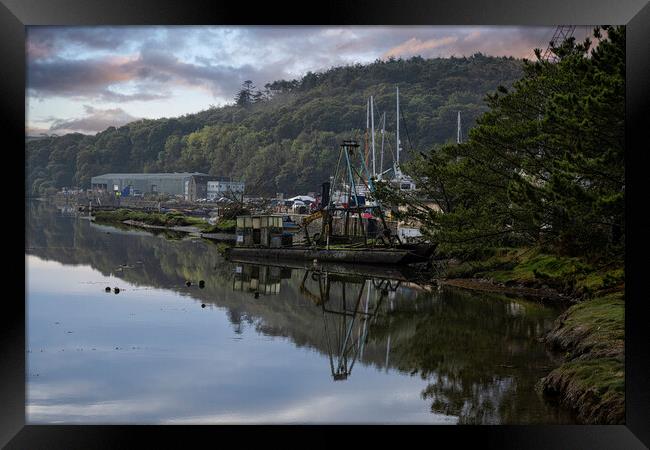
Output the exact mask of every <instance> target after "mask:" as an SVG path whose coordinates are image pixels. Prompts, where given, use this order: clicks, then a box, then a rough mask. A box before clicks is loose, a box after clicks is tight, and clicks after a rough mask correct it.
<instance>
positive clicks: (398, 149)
mask: <svg viewBox="0 0 650 450" xmlns="http://www.w3.org/2000/svg"><path fill="white" fill-rule="evenodd" d="M399 151H400V148H399V86H397V168H398V169H399ZM396 172H397V171H396Z"/></svg>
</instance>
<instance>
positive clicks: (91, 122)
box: [50, 105, 140, 133]
mask: <svg viewBox="0 0 650 450" xmlns="http://www.w3.org/2000/svg"><path fill="white" fill-rule="evenodd" d="M84 113H85V115H84V116H83V117H80V118H73V119H56V118H52V119H53V121H52V125H51V126H50V131H54V132H59V133H72V132H75V131H77V132H81V133H84V132H85V133H95V132H97V131H99V130H105V129H106V128H108V127H110V126H115V127H119V126H121V125H124V124H126V123H129V122H133V121H134V120H137V119H140V117H134V116H132V115H130V114H129V113H127V112H126V111H124V110H123V109H121V108H113V109H97V108H93V107H92V106H89V105H84Z"/></svg>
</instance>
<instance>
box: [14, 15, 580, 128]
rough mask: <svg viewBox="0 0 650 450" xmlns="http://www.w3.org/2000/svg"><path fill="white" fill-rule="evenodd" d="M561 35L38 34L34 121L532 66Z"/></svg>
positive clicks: (150, 30) (350, 31) (180, 30)
mask: <svg viewBox="0 0 650 450" xmlns="http://www.w3.org/2000/svg"><path fill="white" fill-rule="evenodd" d="M579 28H580V27H579ZM553 31H554V27H512V26H509V27H503V26H494V27H490V26H335V27H323V26H313V27H312V26H243V27H232V26H231V27H223V26H170V27H165V26H134V27H131V26H119V27H111V26H109V27H106V26H102V27H32V26H30V27H28V28H27V42H26V44H27V54H28V59H27V95H28V97H29V99H28V100H32V99H38V100H40V101H39V102H38V103H37V102H31V104H32V106H33V107H32V109H30V114H31V115H32V117H37V116H39V115H41V116H42V115H44V114H43V113H42V112H41V111H43V110H48V111H50V114H51V111H53V110H55V107H54V106H52V105H53V104H61V103H62V102H67V104H70V103H76V104H77V106H76V107H75V108H79V106H81V105H82V104H93V105H95V106H98V103H101V104H102V105H104V107H108V108H113V109H115V108H117V107H118V106H120V105H122V104H125V103H134V106H133V108H136V107H137V108H139V109H138V110H139V112H140V113H141V115H143V116H147V117H158V116H159V114H160V111H162V110H166V111H174V114H179V113H180V114H185V113H191V112H195V111H197V110H199V109H200V108H201V101H200V99H201V98H203V97H205V105H204V107H205V108H207V107H208V105H209V104H216V105H223V104H225V103H231V102H232V101H233V98H234V95H235V93H236V91H237V90H238V89H239V88H240V86H241V83H242V82H243V81H244V80H253V82H254V83H255V85H256V86H259V87H261V86H264V84H266V83H269V82H272V81H275V80H281V79H295V78H300V77H301V76H302V75H304V74H305V73H306V72H308V71H312V72H317V71H322V70H327V69H328V68H331V67H336V66H341V65H347V64H354V63H362V64H366V63H370V62H372V61H375V60H377V59H381V58H387V57H391V56H392V57H396V58H408V57H411V56H415V55H420V56H422V57H425V58H429V57H449V56H452V55H454V56H471V55H473V54H475V53H477V52H480V53H483V54H486V55H494V56H514V57H519V58H521V57H528V58H532V57H533V49H534V48H536V47H540V48H546V46H547V45H548V41H549V39H550V38H551V36H552V35H553ZM579 31H580V30H577V32H579ZM582 36H584V33H583V34H582V35H581V36H580V37H579V38H578V39H580V40H582ZM189 98H191V99H192V100H188V99H189ZM48 102H49V103H48ZM147 104H148V105H150V106H146V105H147ZM48 105H49V106H48ZM156 114H157V115H156ZM59 119H60V120H63V121H72V120H77V119H74V118H70V117H64V118H61V117H60V118H59ZM29 125H30V126H32V127H34V126H35V125H36V124H34V123H30V124H29ZM38 126H43V124H42V123H41V124H38Z"/></svg>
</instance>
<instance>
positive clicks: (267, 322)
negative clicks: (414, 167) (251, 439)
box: [26, 204, 572, 423]
mask: <svg viewBox="0 0 650 450" xmlns="http://www.w3.org/2000/svg"><path fill="white" fill-rule="evenodd" d="M27 235H28V236H27V242H26V253H28V254H30V255H34V256H36V257H38V258H39V260H43V261H57V262H59V263H62V264H64V265H66V266H81V265H83V266H90V267H91V268H92V269H94V270H95V271H98V272H99V273H101V274H103V275H104V276H110V277H116V278H117V279H119V280H123V282H124V283H128V285H127V286H125V287H124V289H123V290H122V291H121V293H120V295H119V296H111V298H115V299H119V300H120V301H124V302H127V301H129V302H131V305H135V304H137V303H133V302H137V301H140V300H139V297H137V295H136V294H137V293H138V291H139V290H146V289H163V290H165V291H166V292H169V293H173V294H174V295H176V296H178V297H180V298H181V300H183V302H182V303H181V305H185V306H177V307H176V308H178V310H179V312H181V311H183V310H184V309H186V308H189V307H191V306H192V305H194V306H196V307H197V311H201V314H200V315H198V316H181V315H178V316H176V317H174V322H173V323H174V327H176V328H177V329H178V330H186V331H185V332H184V333H185V335H192V336H194V335H196V336H197V339H200V342H201V345H210V346H211V348H214V349H215V351H217V350H219V351H223V352H226V354H227V356H220V358H223V357H227V358H230V359H231V363H230V364H228V365H227V366H228V368H227V369H228V372H227V373H225V372H224V371H225V370H226V366H223V367H222V366H219V368H218V369H214V370H218V373H217V374H215V376H214V378H215V380H220V381H214V383H224V382H226V381H227V380H229V381H228V382H229V383H234V382H236V381H235V380H239V379H242V378H243V379H247V380H248V379H250V382H249V384H247V388H246V389H247V391H246V392H251V393H250V394H249V396H253V397H256V399H257V402H259V403H260V404H261V403H264V402H265V400H267V401H268V403H269V405H270V406H269V407H268V408H269V411H272V410H273V408H281V407H282V406H285V405H284V403H285V402H287V401H288V398H291V397H292V396H294V399H295V398H299V399H301V400H304V401H307V400H309V399H310V398H312V396H313V395H314V392H319V393H321V394H322V395H326V396H329V397H332V398H339V397H341V398H342V397H343V396H345V397H346V398H347V399H348V400H349V401H352V399H354V402H355V404H357V408H358V409H357V413H359V412H361V415H359V414H357V415H356V416H354V417H356V421H357V422H364V423H365V422H373V421H383V422H390V421H418V422H422V421H427V417H428V420H429V421H432V420H433V421H443V420H444V418H445V417H447V418H453V419H454V421H456V420H457V421H458V422H460V423H571V422H572V419H571V417H570V416H569V415H568V414H567V413H566V412H564V411H563V410H561V409H558V408H557V407H555V406H554V405H550V404H548V402H546V401H545V400H544V399H543V398H541V397H540V396H539V395H538V394H537V392H536V391H535V389H534V384H535V382H536V381H537V380H538V379H539V378H540V377H541V376H543V375H544V374H545V372H546V371H547V370H548V368H549V367H550V365H551V355H549V354H548V353H547V351H546V350H545V348H544V346H543V345H542V344H541V343H540V342H538V340H537V338H538V337H539V336H540V335H541V333H543V332H544V330H546V329H548V328H549V327H550V325H551V323H552V321H553V319H554V318H555V317H556V316H557V314H558V311H556V310H553V309H550V308H547V307H543V306H541V305H539V304H536V303H533V302H527V301H525V300H521V299H514V298H506V297H500V296H494V295H484V294H481V295H477V294H474V293H471V292H465V291H460V290H454V289H438V288H435V287H430V286H426V285H421V284H418V283H417V279H414V278H413V276H412V274H410V273H404V270H397V269H391V270H388V271H386V270H383V269H378V268H376V267H363V266H359V265H357V266H353V267H349V266H347V267H345V266H336V265H316V266H314V265H313V264H311V263H305V264H302V263H295V264H284V265H282V266H269V265H259V264H251V263H250V261H242V262H227V261H225V260H224V259H223V258H222V257H221V255H220V253H219V252H218V250H217V247H216V246H215V245H213V244H211V243H209V242H206V241H202V240H198V239H186V238H182V239H181V238H176V239H167V238H164V237H160V236H153V235H151V234H150V233H145V232H133V231H130V230H121V229H117V228H114V227H105V226H101V225H97V224H92V223H90V222H88V221H85V220H83V219H78V218H75V217H71V216H69V214H68V213H66V214H65V215H63V214H61V212H57V211H56V210H54V211H53V210H52V209H51V208H48V207H47V206H45V205H41V204H37V205H30V209H29V220H28V233H27ZM48 270H53V271H54V270H55V269H48ZM52 276H53V277H56V276H59V277H62V276H63V275H62V272H61V273H59V272H56V273H54V272H53V273H52ZM188 280H190V281H192V284H191V285H190V286H186V284H185V282H186V281H188ZM199 280H205V284H204V286H203V288H200V287H199V286H198V284H197V283H198V282H199ZM33 283H45V281H39V280H34V281H33ZM44 287H46V286H43V285H41V288H44ZM104 287H105V286H104V285H97V286H93V285H90V286H86V287H84V289H86V290H84V291H83V292H84V295H88V296H90V295H91V294H90V293H91V291H90V289H96V290H97V294H96V295H98V296H99V295H105V294H104V292H103V290H104ZM62 289H63V292H62V293H61V294H60V295H57V296H55V298H54V300H53V301H56V302H58V303H57V304H58V305H59V308H64V305H65V302H66V301H67V295H65V294H66V291H65V289H64V288H62ZM79 289H80V288H79ZM92 292H94V291H92ZM92 295H95V294H92ZM98 298H100V297H98ZM101 298H106V297H101ZM28 300H29V299H28ZM36 300H37V299H35V300H34V302H36ZM113 301H117V300H113ZM142 301H144V300H142ZM35 304H36V303H35ZM125 304H126V303H125ZM201 304H204V305H207V308H205V309H202V308H200V305H201ZM116 308H117V304H116ZM162 308H163V307H162V306H161V311H162ZM91 311H92V310H91ZM218 311H223V315H224V317H225V318H226V319H227V321H228V322H229V324H230V327H231V330H230V333H233V334H234V336H235V339H240V340H242V339H243V341H241V342H247V344H246V345H247V347H241V346H240V347H234V345H235V344H232V342H238V341H232V340H229V342H230V343H226V342H227V341H224V340H223V339H222V338H219V339H217V338H214V339H215V341H214V342H207V341H206V340H207V339H209V338H208V337H207V336H209V335H211V333H213V331H212V330H211V329H209V328H202V327H204V326H205V327H207V326H208V325H207V324H205V318H206V314H208V313H210V312H218ZM163 312H164V311H163ZM73 314H74V312H70V315H73ZM104 314H109V315H110V309H109V310H107V312H106V311H105V312H104ZM161 314H162V312H161ZM36 316H37V315H36V314H34V317H36ZM125 317H127V318H128V317H129V316H128V315H125ZM210 317H211V316H210ZM30 320H31V319H30ZM34 320H36V319H34ZM84 320H85V321H86V322H88V321H90V322H91V323H88V326H93V325H95V326H96V325H97V324H93V323H92V321H93V320H97V321H99V322H98V323H99V324H100V325H101V323H102V322H101V321H102V320H107V319H106V316H103V317H100V316H97V317H94V316H93V317H90V318H89V317H84ZM115 320H118V319H115ZM119 320H122V319H119ZM119 320H118V322H117V324H116V325H115V326H114V331H113V332H114V333H121V332H122V333H123V331H122V330H121V328H120V327H128V326H131V325H130V323H131V322H128V321H127V319H124V321H122V322H119ZM130 320H132V319H130ZM151 320H152V325H151V327H152V330H151V333H153V335H155V333H157V332H158V333H161V336H162V333H166V328H165V327H164V326H163V325H160V330H159V331H158V330H157V329H156V328H155V327H156V322H155V321H153V318H152V319H151ZM161 320H162V319H161ZM165 320H170V319H168V318H166V316H165ZM213 320H214V323H213V324H212V325H211V326H212V327H217V328H218V327H219V326H220V325H219V321H218V320H217V318H216V316H215V318H214V319H213ZM165 323H166V322H165ZM39 326H43V325H41V324H40V323H35V324H34V325H33V326H32V325H31V323H30V335H33V336H34V337H32V336H30V340H32V339H33V341H34V342H44V343H45V344H46V343H47V342H48V341H47V339H51V338H50V337H48V336H46V335H43V336H42V337H41V335H40V334H39V329H38V327H39ZM167 326H169V325H167ZM129 330H130V328H129ZM134 330H136V331H132V332H133V333H136V332H137V329H134ZM218 332H219V333H225V330H221V329H219V330H218ZM74 336H75V335H74V334H72V335H69V336H66V338H72V337H74ZM251 336H263V337H267V338H269V339H271V340H272V342H274V343H276V344H277V345H282V351H281V355H282V357H281V360H280V361H275V360H274V363H273V364H276V365H277V368H276V372H275V375H273V376H270V375H269V374H267V373H264V371H261V372H260V371H257V370H255V369H253V368H252V366H251V365H252V364H253V363H250V362H248V361H249V360H250V356H251V355H256V356H255V358H257V359H256V361H260V360H265V359H264V358H265V356H264V354H265V352H271V351H270V350H268V349H267V347H266V345H267V344H266V343H264V341H259V340H257V341H255V340H254V341H251V340H250V339H251ZM247 338H248V339H249V340H248V341H246V339H247ZM89 339H90V338H89ZM152 339H153V338H152ZM229 339H232V338H229ZM45 344H43V345H45ZM90 345H95V343H94V342H92V341H89V346H90ZM168 345H169V348H170V349H171V348H173V349H174V351H173V352H172V351H171V350H170V351H169V352H168V353H166V354H165V355H166V356H165V357H166V358H167V359H166V360H165V361H166V364H168V365H169V366H168V367H169V369H166V368H165V367H167V366H164V367H163V366H162V365H160V367H157V370H158V371H159V372H160V373H158V374H157V376H158V377H164V376H165V373H166V372H165V370H167V371H172V368H173V372H174V373H176V372H177V371H178V370H180V369H179V361H181V360H183V356H182V355H184V354H187V353H188V352H189V353H192V346H196V345H197V344H196V343H195V342H194V341H191V340H190V339H189V338H187V339H185V340H181V341H175V342H173V343H172V342H170V343H168ZM274 345H275V344H274ZM301 349H309V350H310V352H312V353H310V355H311V354H313V355H314V357H315V358H316V359H317V361H316V362H315V365H314V366H313V367H314V370H316V371H319V372H320V373H321V374H322V375H323V376H325V375H326V378H321V377H319V376H316V375H314V374H313V373H311V372H310V371H311V370H312V366H311V365H310V364H311V363H310V362H308V361H307V359H306V357H305V354H304V352H303V350H301ZM176 352H177V353H176ZM271 353H272V352H271ZM80 354H81V353H80ZM80 354H79V355H80ZM273 354H274V355H275V353H273ZM177 355H178V356H177ZM269 355H270V353H269ZM34 357H35V358H36V356H34ZM268 357H269V358H270V357H271V356H268ZM260 358H261V359H260ZM89 361H90V360H89ZM183 361H184V364H190V362H188V361H185V360H183ZM208 363H209V362H207V361H206V362H203V363H202V364H208ZM89 364H90V363H89ZM161 364H162V363H161ZM192 364H199V363H198V362H196V361H194V362H192ZM61 370H63V369H61ZM77 370H81V369H79V368H77ZM84 370H85V369H84ZM125 370H126V369H125ZM140 370H146V369H142V368H141V369H140ZM201 370H206V369H202V368H200V367H193V366H191V365H190V366H188V367H187V371H188V372H190V371H201ZM296 371H298V372H301V371H302V372H305V373H309V375H305V376H304V377H299V378H296V375H295V372H296ZM60 376H61V377H66V376H70V377H71V378H72V377H73V375H72V374H67V372H65V371H63V372H61V375H60ZM87 376H88V377H90V376H91V375H87ZM251 377H252V378H251ZM138 378H139V377H135V379H134V380H133V381H131V382H132V383H137V382H138ZM190 378H191V376H190ZM174 379H175V380H178V379H179V378H178V377H177V376H176V377H174ZM143 383H144V381H143ZM182 388H183V389H187V390H191V389H192V383H189V382H188V383H187V385H182ZM175 389H181V388H180V387H178V386H175ZM223 389H228V388H226V387H224V386H222V385H221V384H215V386H213V388H212V390H211V392H213V394H212V395H213V396H219V398H220V399H221V400H219V401H217V400H214V401H208V398H212V397H206V396H205V395H203V396H200V397H201V401H199V400H197V401H196V402H195V403H193V404H192V405H190V406H192V407H194V408H199V407H202V408H205V409H206V410H209V411H208V412H213V410H214V409H219V408H225V409H226V410H228V411H239V415H237V420H235V421H247V420H246V419H250V418H251V417H253V415H251V414H252V413H251V412H250V411H249V412H248V413H247V412H245V411H244V409H245V405H246V404H247V403H248V399H246V398H244V397H242V396H236V397H233V398H229V400H227V401H225V400H223V398H222V397H221V396H222V395H225V394H224V391H223ZM252 392H254V393H255V394H252ZM271 392H276V393H277V394H271ZM402 392H405V393H406V394H403V393H402ZM98 395H99V394H98ZM161 395H162V394H161ZM242 395H243V396H245V395H247V394H246V393H242ZM329 397H328V398H329ZM382 399H385V400H386V402H387V403H385V404H382V403H381V402H382ZM400 399H401V400H400ZM406 399H408V400H406ZM101 400H103V401H110V400H111V399H110V398H109V399H106V398H104V399H101ZM401 401H403V402H404V403H403V404H402V403H399V402H401ZM204 403H205V404H204ZM398 405H402V406H398ZM260 407H261V406H260ZM427 411H428V413H427V414H428V416H426V415H422V414H424V413H426V412H427ZM152 414H153V413H152ZM167 414H169V413H168V412H164V411H159V412H158V415H156V414H153V415H152V416H151V418H149V419H148V420H150V421H152V422H159V421H162V420H167V419H169V417H168V416H167ZM323 414H324V413H323V412H322V411H320V412H319V411H317V410H313V411H311V410H308V411H306V412H304V413H303V415H302V416H300V417H302V419H301V420H305V421H316V422H319V421H320V422H328V421H330V422H332V421H333V422H337V421H340V420H344V419H343V416H342V415H340V414H341V413H340V412H337V413H336V414H339V415H337V416H333V417H334V418H330V419H328V418H327V417H325V416H324V415H323ZM269 416H270V417H272V416H273V414H271V413H269ZM210 417H212V416H210ZM219 417H221V416H219ZM229 417H231V416H229ZM255 417H257V416H255ZM292 417H293V416H292ZM354 417H353V418H351V419H349V420H351V421H352V422H354V421H355V418H354ZM215 420H216V419H215ZM346 420H347V419H346Z"/></svg>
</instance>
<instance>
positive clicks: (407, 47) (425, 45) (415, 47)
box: [383, 36, 458, 57]
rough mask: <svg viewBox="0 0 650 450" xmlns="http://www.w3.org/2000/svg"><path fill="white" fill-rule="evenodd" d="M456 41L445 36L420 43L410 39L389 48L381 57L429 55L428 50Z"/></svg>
mask: <svg viewBox="0 0 650 450" xmlns="http://www.w3.org/2000/svg"><path fill="white" fill-rule="evenodd" d="M456 41H458V37H456V36H447V37H444V38H441V39H428V40H426V41H422V40H420V39H418V38H411V39H409V40H408V41H406V42H404V43H402V44H400V45H398V46H396V47H393V48H391V49H390V50H388V51H387V52H386V53H384V55H383V56H384V57H391V56H393V57H397V56H414V55H422V54H423V53H429V52H430V50H433V49H437V48H439V47H443V46H445V45H449V44H452V43H454V42H456Z"/></svg>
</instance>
